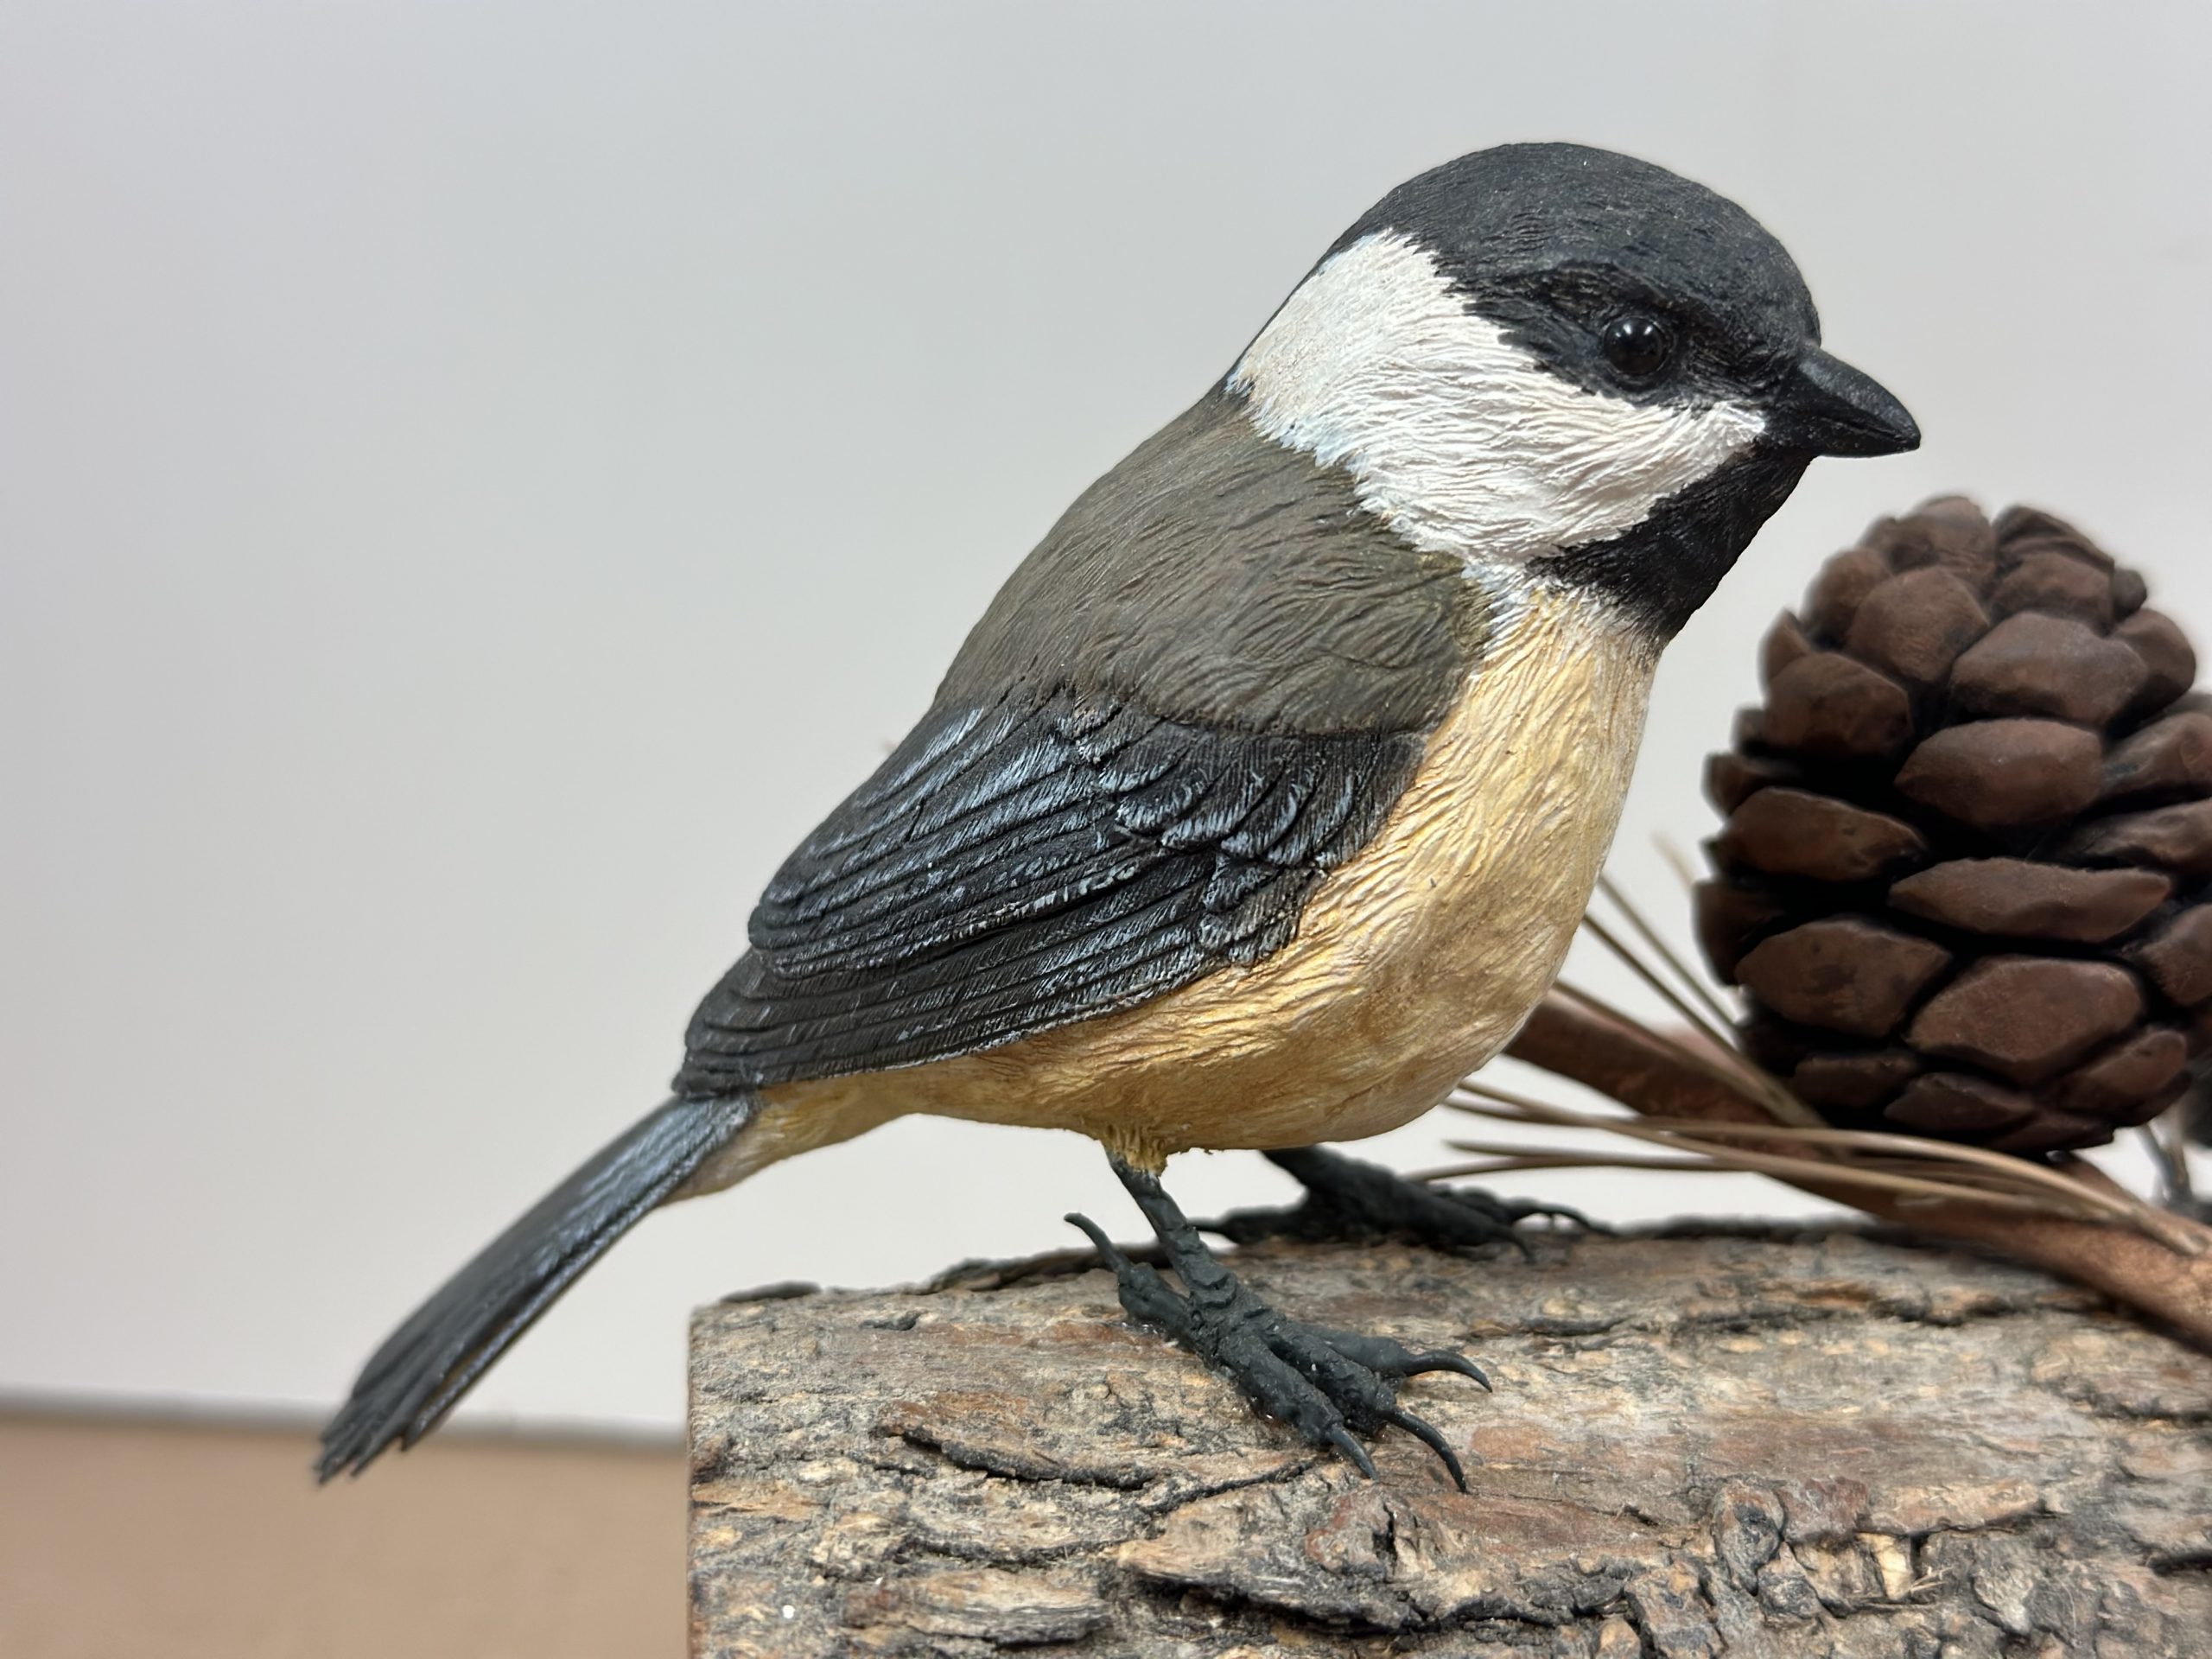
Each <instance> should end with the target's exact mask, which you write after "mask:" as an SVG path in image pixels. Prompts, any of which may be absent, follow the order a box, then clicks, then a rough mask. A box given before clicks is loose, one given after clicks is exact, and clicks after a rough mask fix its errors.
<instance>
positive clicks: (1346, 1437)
mask: <svg viewBox="0 0 2212 1659" xmlns="http://www.w3.org/2000/svg"><path fill="white" fill-rule="evenodd" d="M1323 1438H1324V1439H1325V1440H1327V1441H1328V1442H1329V1444H1330V1445H1332V1446H1335V1447H1336V1448H1337V1450H1338V1451H1339V1452H1343V1453H1344V1456H1346V1457H1347V1458H1349V1459H1351V1463H1352V1467H1354V1468H1355V1469H1357V1470H1358V1471H1359V1472H1360V1473H1361V1474H1363V1475H1365V1476H1366V1477H1367V1478H1369V1479H1370V1480H1372V1479H1374V1478H1375V1459H1372V1458H1370V1457H1369V1456H1368V1455H1367V1448H1366V1447H1365V1446H1362V1445H1361V1444H1360V1443H1359V1442H1358V1441H1357V1440H1354V1439H1352V1437H1351V1430H1350V1429H1348V1428H1346V1427H1344V1425H1343V1424H1342V1423H1335V1424H1332V1425H1331V1426H1330V1428H1329V1432H1328V1433H1327V1434H1326V1435H1325V1436H1323ZM1444 1455H1445V1456H1446V1458H1447V1459H1448V1458H1450V1457H1451V1455H1452V1454H1451V1453H1450V1452H1446V1453H1445V1454H1444Z"/></svg>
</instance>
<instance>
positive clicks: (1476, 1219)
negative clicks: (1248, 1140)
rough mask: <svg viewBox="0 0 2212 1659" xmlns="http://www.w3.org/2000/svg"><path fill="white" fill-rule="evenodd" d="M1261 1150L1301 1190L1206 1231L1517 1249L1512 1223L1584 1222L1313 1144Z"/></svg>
mask: <svg viewBox="0 0 2212 1659" xmlns="http://www.w3.org/2000/svg"><path fill="white" fill-rule="evenodd" d="M1265 1155H1266V1157H1267V1158H1268V1160H1269V1161H1270V1162H1271V1163H1274V1165H1276V1166H1278V1167H1280V1168H1282V1169H1285V1170H1287V1171H1288V1172H1289V1173H1291V1174H1293V1175H1294V1176H1296V1177H1297V1178H1298V1181H1299V1184H1300V1185H1302V1186H1304V1187H1305V1189H1306V1197H1305V1198H1304V1199H1303V1200H1301V1201H1300V1203H1299V1204H1298V1205H1295V1206H1294V1207H1292V1208H1288V1209H1274V1210H1233V1211H1230V1213H1229V1214H1227V1215H1225V1216H1224V1217H1221V1219H1220V1220H1218V1221H1210V1222H1205V1223H1203V1224H1202V1225H1203V1226H1204V1227H1205V1230H1206V1231H1207V1232H1210V1233H1218V1234H1219V1235H1220V1236H1222V1237H1224V1238H1226V1239H1229V1240H1230V1241H1231V1242H1232V1243H1238V1244H1252V1243H1258V1242H1259V1241H1260V1240H1261V1239H1263V1238H1279V1237H1289V1238H1298V1239H1305V1240H1307V1241H1309V1242H1313V1243H1322V1242H1331V1243H1333V1242H1337V1241H1342V1240H1350V1241H1354V1242H1363V1241H1365V1240H1369V1239H1377V1238H1410V1239H1413V1240H1414V1241H1415V1242H1416V1243H1422V1244H1428V1245H1433V1246H1434V1247H1435V1248H1437V1249H1447V1250H1456V1249H1469V1248H1471V1246H1474V1245H1478V1244H1511V1245H1514V1246H1515V1247H1516V1248H1517V1249H1519V1250H1520V1251H1521V1253H1522V1255H1527V1254H1528V1253H1529V1244H1528V1241H1527V1240H1526V1239H1524V1238H1523V1237H1522V1236H1521V1235H1520V1234H1519V1233H1517V1232H1516V1231H1515V1230H1514V1227H1515V1224H1516V1223H1519V1222H1522V1221H1525V1220H1527V1219H1528V1218H1529V1217H1530V1216H1557V1217H1562V1218H1564V1219H1566V1220H1568V1221H1572V1222H1574V1223H1575V1224H1578V1225H1580V1226H1583V1227H1590V1226H1591V1225H1592V1224H1591V1222H1590V1221H1589V1220H1588V1219H1587V1218H1586V1217H1584V1216H1583V1215H1581V1214H1580V1212H1579V1211H1573V1210H1570V1209H1567V1207H1566V1206H1565V1205H1553V1204H1537V1203H1535V1202H1532V1201H1531V1200H1529V1199H1526V1198H1510V1199H1509V1198H1494V1197H1492V1196H1491V1194H1490V1193H1488V1192H1484V1191H1483V1190H1482V1189H1481V1188H1479V1187H1473V1186H1433V1185H1429V1184H1428V1183H1427V1182H1425V1181H1410V1180H1408V1179H1406V1178H1405V1177H1404V1176H1402V1175H1401V1174H1399V1173H1397V1172H1396V1171H1395V1170H1389V1169H1385V1168H1384V1167H1383V1166H1382V1165H1380V1164H1370V1163H1366V1162H1363V1161H1362V1160H1359V1159H1357V1158H1347V1157H1345V1156H1344V1154H1342V1153H1337V1152H1328V1151H1325V1150H1323V1149H1322V1148H1321V1147H1293V1148H1291V1149H1289V1150H1287V1151H1284V1152H1270V1153H1268V1154H1265Z"/></svg>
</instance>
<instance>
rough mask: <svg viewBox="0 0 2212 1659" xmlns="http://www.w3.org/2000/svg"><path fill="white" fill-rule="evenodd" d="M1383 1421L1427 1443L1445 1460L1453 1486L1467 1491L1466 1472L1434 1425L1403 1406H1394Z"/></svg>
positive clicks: (1384, 1416) (1385, 1413)
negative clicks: (1450, 1473)
mask: <svg viewBox="0 0 2212 1659" xmlns="http://www.w3.org/2000/svg"><path fill="white" fill-rule="evenodd" d="M1383 1421H1384V1422H1386V1423H1395V1424H1396V1425H1397V1426H1398V1427H1400V1428H1402V1429H1404V1430H1405V1431H1406V1433H1408V1434H1411V1435H1413V1436H1414V1438H1416V1439H1417V1440H1423V1441H1426V1442H1427V1446H1428V1449H1429V1450H1430V1451H1432V1452H1435V1453H1436V1455H1437V1456H1438V1457H1440V1458H1441V1459H1444V1466H1445V1467H1446V1469H1448V1470H1450V1471H1452V1484H1453V1485H1454V1486H1457V1487H1458V1488H1459V1490H1460V1491H1463V1492H1464V1491H1466V1490H1467V1475H1466V1471H1465V1470H1463V1469H1462V1468H1460V1467H1459V1459H1458V1458H1456V1457H1454V1456H1452V1448H1451V1447H1450V1446H1447V1445H1446V1443H1445V1440H1444V1436H1443V1435H1442V1434H1441V1433H1439V1432H1438V1431H1437V1429H1436V1427H1435V1426H1434V1425H1433V1424H1430V1423H1426V1422H1423V1421H1421V1419H1420V1418H1418V1417H1416V1416H1414V1414H1413V1413H1411V1412H1410V1411H1408V1410H1406V1409H1405V1408H1403V1407H1402V1406H1393V1407H1392V1408H1390V1409H1389V1410H1388V1411H1386V1412H1384V1413H1383Z"/></svg>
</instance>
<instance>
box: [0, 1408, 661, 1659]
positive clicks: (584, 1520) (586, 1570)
mask: <svg viewBox="0 0 2212 1659" xmlns="http://www.w3.org/2000/svg"><path fill="white" fill-rule="evenodd" d="M312 1443H313V1442H312V1437H311V1436H310V1435H309V1434H308V1433H306V1432H305V1431H303V1430H272V1429H249V1428H230V1427H221V1428H217V1427H183V1426H170V1425H164V1424H149V1423H142V1422H126V1421H102V1420H98V1419H81V1418H80V1419H70V1418H60V1417H38V1416H27V1415H17V1414H4V1415H0V1654H5V1655H7V1656H9V1659H78V1656H85V1659H93V1656H99V1659H112V1656H116V1655H119V1654H133V1653H146V1654H159V1655H161V1656H162V1659H200V1656H203V1655H204V1656H210V1659H213V1656H217V1655H220V1656H223V1659H257V1656H263V1655H272V1656H273V1655H283V1656H288V1659H289V1656H294V1655H302V1656H304V1655H315V1656H318V1659H321V1656H328V1659H342V1656H346V1655H353V1654H361V1655H368V1654H375V1655H378V1656H392V1655H406V1656H410V1659H437V1656H442V1655H455V1656H459V1655H467V1656H469V1659H493V1656H499V1655H508V1654H513V1655H523V1654H528V1655H531V1656H534V1659H557V1656H562V1655H568V1654H576V1655H584V1654H591V1655H604V1654H623V1655H631V1654H636V1655H643V1656H647V1659H650V1656H652V1655H654V1654H664V1655H667V1656H669V1659H675V1656H677V1655H678V1654H680V1653H682V1652H683V1638H684V1600H683V1516H684V1463H683V1454H682V1453H681V1452H679V1451H678V1450H677V1449H676V1448H674V1447H673V1446H671V1447H668V1448H666V1449H648V1450H640V1449H632V1448H625V1447H608V1446H590V1445H577V1444H573V1443H561V1442H547V1441H543V1440H481V1439H480V1440H469V1439H466V1438H458V1439H441V1440H433V1441H430V1442H429V1443H428V1444H426V1445H425V1446H423V1447H422V1448H421V1449H419V1450H417V1451H416V1452H410V1453H408V1454H407V1455H406V1456H404V1457H402V1458H391V1459H385V1462H384V1463H381V1464H379V1465H378V1466H377V1467H376V1468H375V1469H373V1470H372V1471H370V1472H369V1473H368V1474H367V1475H365V1476H364V1477H362V1478H360V1479H359V1480H358V1481H349V1482H344V1483H341V1484H339V1485H337V1486H334V1487H333V1488H331V1489H330V1490H328V1491H317V1490H316V1489H315V1484H314V1482H313V1481H312V1480H311V1479H310V1478H309V1477H308V1450H309V1447H310V1446H311V1445H312Z"/></svg>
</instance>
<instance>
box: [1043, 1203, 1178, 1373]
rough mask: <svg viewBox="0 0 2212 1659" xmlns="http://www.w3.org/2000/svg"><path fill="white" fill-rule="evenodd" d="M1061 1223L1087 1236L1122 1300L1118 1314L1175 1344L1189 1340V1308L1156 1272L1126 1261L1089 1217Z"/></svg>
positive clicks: (1069, 1219) (1076, 1217)
mask: <svg viewBox="0 0 2212 1659" xmlns="http://www.w3.org/2000/svg"><path fill="white" fill-rule="evenodd" d="M1065 1220H1067V1221H1068V1222H1070V1223H1071V1224H1074V1225H1075V1226H1077V1227H1080V1228H1082V1229H1083V1230H1084V1232H1085V1233H1087V1234H1089V1235H1090V1242H1091V1244H1092V1245H1093V1246H1094V1247H1095V1248H1096V1249H1097V1251H1098V1258H1099V1260H1100V1261H1102V1262H1104V1263H1105V1264H1106V1267H1107V1269H1108V1271H1109V1272H1110V1273H1112V1274H1113V1275H1114V1285H1115V1288H1116V1291H1117V1292H1118V1293H1119V1294H1120V1296H1121V1299H1122V1312H1124V1313H1127V1314H1128V1316H1129V1317H1130V1318H1131V1319H1135V1320H1137V1321H1139V1322H1140V1323H1141V1324H1144V1325H1151V1326H1152V1327H1153V1328H1154V1330H1157V1331H1164V1332H1166V1333H1167V1334H1168V1335H1169V1336H1170V1337H1172V1338H1174V1339H1175V1340H1176V1341H1178V1342H1182V1341H1185V1339H1187V1338H1189V1336H1190V1334H1191V1305H1190V1303H1189V1302H1188V1301H1186V1300H1185V1299H1184V1298H1182V1297H1180V1296H1178V1295H1177V1294H1175V1293H1174V1292H1173V1291H1172V1290H1170V1289H1169V1288H1168V1287H1167V1281H1166V1280H1165V1279H1163V1278H1161V1277H1160V1274H1159V1273H1158V1271H1157V1270H1156V1269H1154V1268H1150V1267H1147V1265H1146V1264H1145V1263H1143V1262H1132V1261H1130V1260H1129V1258H1128V1256H1127V1255H1124V1254H1123V1253H1122V1249H1121V1248H1120V1247H1119V1246H1118V1245H1116V1243H1114V1241H1113V1240H1112V1239H1110V1238H1109V1237H1107V1236H1106V1234H1105V1232H1104V1230H1102V1229H1101V1228H1100V1227H1099V1225H1098V1224H1097V1223H1096V1222H1095V1221H1093V1220H1091V1218H1090V1217H1088V1216H1078V1215H1070V1216H1067V1217H1065Z"/></svg>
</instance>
